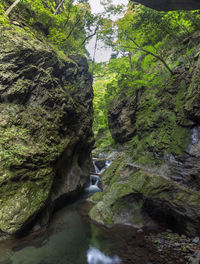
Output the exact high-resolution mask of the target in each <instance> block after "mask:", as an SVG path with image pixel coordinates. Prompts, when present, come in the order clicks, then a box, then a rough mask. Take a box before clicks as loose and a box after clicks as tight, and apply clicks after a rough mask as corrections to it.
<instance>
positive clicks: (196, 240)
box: [192, 236, 199, 244]
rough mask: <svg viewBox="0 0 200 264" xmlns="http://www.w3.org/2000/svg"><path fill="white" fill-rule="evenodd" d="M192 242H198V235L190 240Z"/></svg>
mask: <svg viewBox="0 0 200 264" xmlns="http://www.w3.org/2000/svg"><path fill="white" fill-rule="evenodd" d="M192 242H193V243H195V244H198V243H199V237H198V236H197V237H195V238H194V239H193V240H192Z"/></svg>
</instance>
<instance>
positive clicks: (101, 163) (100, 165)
mask: <svg viewBox="0 0 200 264" xmlns="http://www.w3.org/2000/svg"><path fill="white" fill-rule="evenodd" d="M94 163H95V165H96V166H97V168H98V169H99V170H102V169H103V168H104V167H105V166H106V159H105V158H103V159H102V158H100V159H95V160H94Z"/></svg>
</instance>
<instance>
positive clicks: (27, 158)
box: [0, 27, 93, 234]
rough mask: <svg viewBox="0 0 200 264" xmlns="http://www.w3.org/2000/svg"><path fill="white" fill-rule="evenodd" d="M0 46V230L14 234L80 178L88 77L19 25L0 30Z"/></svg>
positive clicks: (88, 138) (88, 134) (81, 62)
mask: <svg viewBox="0 0 200 264" xmlns="http://www.w3.org/2000/svg"><path fill="white" fill-rule="evenodd" d="M0 49H1V52H0V113H1V114H0V168H1V169H0V204H1V207H0V230H1V231H2V232H5V233H7V234H15V233H16V232H19V231H20V230H21V229H23V228H24V227H25V226H26V225H27V224H28V223H30V222H31V221H32V220H33V219H34V218H36V216H37V215H38V214H39V213H41V212H42V210H43V209H44V208H46V212H47V214H46V220H45V223H46V222H47V221H48V217H49V216H48V213H49V208H50V207H51V204H53V203H55V202H56V201H57V200H58V199H59V198H60V197H64V196H67V195H70V194H71V193H73V192H75V191H77V190H78V189H79V188H81V186H83V184H84V183H85V182H86V177H87V175H88V174H89V167H90V151H91V148H92V145H93V134H92V130H91V125H92V113H93V110H92V98H93V92H92V78H91V75H90V74H89V73H88V66H87V61H86V59H84V58H82V57H81V56H76V57H73V58H71V59H61V58H59V56H58V55H57V54H56V53H55V52H54V51H52V50H51V49H50V48H49V47H48V45H47V44H44V43H42V42H41V41H39V40H37V39H36V38H35V37H34V36H32V35H31V34H30V33H27V32H26V31H24V30H23V29H21V28H19V27H16V28H12V30H11V29H10V30H5V29H1V38H0ZM51 210H52V208H51Z"/></svg>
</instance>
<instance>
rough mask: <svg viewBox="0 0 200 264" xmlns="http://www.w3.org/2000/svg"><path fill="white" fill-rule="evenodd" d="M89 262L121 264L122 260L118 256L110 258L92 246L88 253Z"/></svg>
mask: <svg viewBox="0 0 200 264" xmlns="http://www.w3.org/2000/svg"><path fill="white" fill-rule="evenodd" d="M87 262H88V264H120V263H121V260H120V258H119V257H118V256H114V257H112V258H111V257H108V256H106V255H105V254H104V253H102V252H101V251H100V250H99V249H97V248H95V247H92V246H90V249H89V250H88V251H87Z"/></svg>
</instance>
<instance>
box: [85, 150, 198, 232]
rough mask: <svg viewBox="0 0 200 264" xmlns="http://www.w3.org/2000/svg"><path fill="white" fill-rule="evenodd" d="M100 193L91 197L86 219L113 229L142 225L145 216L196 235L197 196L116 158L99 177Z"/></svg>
mask: <svg viewBox="0 0 200 264" xmlns="http://www.w3.org/2000/svg"><path fill="white" fill-rule="evenodd" d="M102 183H103V188H104V193H99V194H95V195H94V196H93V197H92V199H93V201H94V202H96V205H95V206H94V207H93V208H92V210H91V211H90V216H91V217H92V218H93V219H95V220H96V221H98V222H100V223H103V224H106V225H113V224H115V223H118V224H119V223H122V224H123V223H127V224H132V225H139V224H141V225H142V226H143V225H145V218H146V217H144V215H145V214H148V216H149V217H152V218H153V219H154V220H155V221H157V222H158V223H161V224H164V225H165V226H166V227H168V228H171V229H172V230H174V231H175V232H180V233H185V234H187V235H189V236H195V235H196V234H200V229H199V225H200V204H199V199H200V192H198V191H194V190H191V189H188V188H185V187H183V186H180V185H178V184H177V183H175V182H173V181H171V180H169V179H166V178H164V177H161V176H159V175H154V174H151V173H150V172H149V171H148V170H145V169H144V168H143V169H142V168H139V166H138V167H137V166H136V167H134V166H130V165H129V164H128V163H127V161H126V158H125V155H124V154H120V155H119V156H118V157H117V158H116V160H115V161H114V162H113V163H112V165H111V166H110V167H109V168H108V169H107V171H106V172H105V173H104V175H103V177H102Z"/></svg>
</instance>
